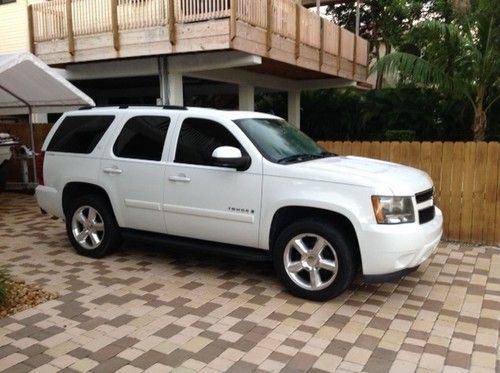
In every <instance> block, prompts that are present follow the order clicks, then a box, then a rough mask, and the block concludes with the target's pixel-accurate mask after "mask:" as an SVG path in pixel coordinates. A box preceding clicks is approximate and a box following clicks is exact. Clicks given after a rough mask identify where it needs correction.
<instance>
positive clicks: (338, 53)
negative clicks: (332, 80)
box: [337, 25, 342, 76]
mask: <svg viewBox="0 0 500 373" xmlns="http://www.w3.org/2000/svg"><path fill="white" fill-rule="evenodd" d="M337 29H338V30H339V45H338V47H337V76H338V75H339V73H340V60H341V59H342V57H341V54H342V27H340V26H339V25H337Z"/></svg>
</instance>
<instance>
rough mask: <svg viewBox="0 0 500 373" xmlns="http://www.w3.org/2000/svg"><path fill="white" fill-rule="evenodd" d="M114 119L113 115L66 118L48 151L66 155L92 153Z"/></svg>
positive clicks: (51, 141)
mask: <svg viewBox="0 0 500 373" xmlns="http://www.w3.org/2000/svg"><path fill="white" fill-rule="evenodd" d="M114 119H115V117H114V116H113V115H89V116H74V117H66V118H64V120H63V122H62V123H61V125H60V126H59V128H58V129H57V130H56V133H55V134H54V136H53V137H52V140H50V143H49V146H48V147H47V150H48V151H52V152H64V153H81V154H89V153H92V151H93V150H94V148H95V147H96V145H97V143H98V142H99V140H101V138H102V136H103V135H104V133H105V132H106V131H107V129H108V128H109V126H110V124H111V123H112V122H113V120H114Z"/></svg>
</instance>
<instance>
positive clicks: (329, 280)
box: [273, 218, 356, 301]
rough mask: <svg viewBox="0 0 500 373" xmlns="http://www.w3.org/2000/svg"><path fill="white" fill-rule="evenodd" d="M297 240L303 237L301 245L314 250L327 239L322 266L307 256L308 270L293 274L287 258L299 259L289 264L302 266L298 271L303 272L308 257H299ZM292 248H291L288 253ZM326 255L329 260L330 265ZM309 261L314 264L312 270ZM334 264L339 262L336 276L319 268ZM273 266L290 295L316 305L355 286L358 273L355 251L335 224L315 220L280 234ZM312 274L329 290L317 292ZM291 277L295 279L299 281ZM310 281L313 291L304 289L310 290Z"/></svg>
mask: <svg viewBox="0 0 500 373" xmlns="http://www.w3.org/2000/svg"><path fill="white" fill-rule="evenodd" d="M297 237H301V238H300V240H301V242H302V243H307V244H308V245H306V246H307V247H308V248H309V246H312V247H314V244H315V243H316V242H318V240H319V238H323V239H324V241H325V246H324V248H323V249H321V251H320V252H319V254H318V256H319V257H321V261H320V262H321V264H320V263H318V261H317V260H318V259H316V260H315V257H314V256H313V255H311V256H309V254H308V255H307V256H306V257H307V260H305V263H306V264H305V265H306V266H308V268H306V269H301V270H300V271H299V272H297V273H296V274H294V273H292V274H289V273H288V272H287V270H286V268H285V261H286V260H287V259H285V256H286V257H287V258H290V257H293V256H294V255H295V256H296V259H295V260H292V261H290V260H288V264H289V265H291V264H295V263H298V262H300V264H298V267H296V268H303V266H304V264H303V263H304V255H301V254H300V253H299V251H300V250H297V249H295V247H296V246H297V245H291V241H292V240H293V239H294V238H297ZM309 243H310V244H309ZM289 244H290V245H291V246H290V248H288V249H287V246H289ZM326 244H328V245H329V246H328V245H326ZM319 246H321V245H319ZM325 250H326V251H325ZM285 252H286V253H285ZM307 252H310V251H307ZM311 252H312V251H311ZM285 254H286V255H285ZM297 255H298V256H297ZM324 255H326V256H329V258H326V259H327V260H326V261H325V258H324V257H323V256H324ZM309 260H310V261H311V263H312V264H311V266H310V267H309ZM331 262H334V263H335V262H336V263H335V264H336V272H335V270H330V269H323V268H319V267H321V266H323V263H325V264H326V263H330V264H331ZM273 264H274V269H275V271H276V274H277V275H278V278H279V279H280V280H281V281H282V283H283V284H284V285H285V286H286V288H287V289H288V290H289V291H290V293H292V294H293V295H295V296H298V297H300V298H305V299H309V300H313V301H325V300H328V299H331V298H334V297H336V296H338V295H340V294H341V293H342V292H344V291H345V290H346V289H347V287H348V286H349V285H350V284H351V282H352V280H353V278H354V275H355V273H356V260H355V255H354V247H353V246H352V245H351V244H350V243H349V241H348V240H346V238H345V237H344V235H343V234H342V233H341V232H340V231H339V230H338V229H337V228H335V227H334V226H333V224H332V223H331V222H328V221H326V220H321V219H313V218H310V219H302V220H298V221H296V222H294V223H292V224H291V225H289V226H288V227H286V228H285V229H284V230H283V231H282V232H281V233H280V234H279V236H278V238H277V240H276V242H275V244H274V247H273ZM290 268H291V267H290ZM312 271H317V273H319V276H320V277H319V278H320V282H319V283H320V284H322V285H321V286H325V287H324V288H321V286H317V290H313V288H312V286H313V285H312V283H313V278H312V277H313V275H312V273H311V272H312ZM291 276H294V278H295V279H293V278H292V277H291ZM316 278H317V277H316ZM308 279H309V282H310V287H311V288H309V289H308V288H304V286H307V282H308ZM323 279H324V281H323ZM297 282H299V283H302V282H303V283H304V284H305V285H304V284H303V286H300V285H299V284H298V283H297ZM317 283H318V282H316V284H317Z"/></svg>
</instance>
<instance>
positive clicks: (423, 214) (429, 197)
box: [415, 188, 436, 224]
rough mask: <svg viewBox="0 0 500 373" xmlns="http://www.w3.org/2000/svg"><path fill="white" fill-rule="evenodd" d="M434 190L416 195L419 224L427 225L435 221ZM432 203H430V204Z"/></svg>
mask: <svg viewBox="0 0 500 373" xmlns="http://www.w3.org/2000/svg"><path fill="white" fill-rule="evenodd" d="M433 197H434V190H433V189H432V188H431V189H427V190H424V191H423V192H420V193H417V194H415V200H416V201H417V209H418V222H419V223H420V224H425V223H428V222H430V221H431V220H432V219H434V216H435V214H436V209H435V207H434V199H433ZM429 201H430V202H429Z"/></svg>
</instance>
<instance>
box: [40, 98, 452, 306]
mask: <svg viewBox="0 0 500 373" xmlns="http://www.w3.org/2000/svg"><path fill="white" fill-rule="evenodd" d="M42 150H43V151H42V153H41V158H40V159H39V163H38V164H39V165H40V167H39V168H40V169H39V176H40V178H39V186H38V187H37V189H36V197H37V200H38V204H39V205H40V207H41V209H42V210H43V211H45V212H47V213H49V214H51V215H54V216H57V217H60V218H63V219H65V220H66V229H67V233H68V237H69V240H70V241H71V243H72V245H73V246H74V247H75V249H76V251H77V252H78V253H80V254H83V255H88V256H92V257H102V256H103V255H105V254H107V253H109V252H110V251H111V250H113V249H115V248H116V247H118V246H119V245H120V242H121V239H122V238H130V237H132V238H138V237H139V238H142V239H149V240H154V241H156V242H161V243H164V244H166V245H169V246H175V247H178V248H182V249H183V250H187V249H190V248H193V247H196V248H197V249H199V248H202V249H206V250H207V252H208V253H213V252H222V253H226V254H229V255H238V256H243V257H248V258H259V259H268V258H269V259H272V260H273V263H274V267H275V270H276V272H277V274H278V276H279V278H280V279H281V280H282V281H283V283H284V284H285V285H286V286H287V288H288V289H289V290H290V291H291V292H292V293H293V294H295V295H298V296H301V297H304V298H308V299H312V300H324V299H328V298H331V297H334V296H336V295H338V294H340V293H341V292H343V291H344V290H345V289H346V288H347V286H348V285H349V284H350V282H351V281H352V279H353V277H354V275H355V273H356V271H357V269H358V268H359V267H361V270H362V272H363V275H364V278H365V281H368V282H380V281H386V280H390V279H393V278H397V277H400V276H403V275H404V274H405V273H408V272H409V271H411V270H412V269H414V268H416V267H417V266H418V265H419V264H420V263H422V262H423V261H424V260H426V259H427V258H428V257H429V256H430V255H431V254H432V253H433V252H434V250H435V248H436V247H437V245H438V243H439V240H440V238H441V234H442V220H443V219H442V214H441V211H440V210H439V209H438V208H436V207H435V206H434V204H433V185H432V180H431V179H430V178H429V176H428V175H427V174H426V173H424V172H422V171H419V170H416V169H413V168H410V167H406V166H402V165H397V164H393V163H388V162H383V161H378V160H371V159H366V158H360V157H352V156H347V157H344V156H337V155H335V154H331V153H328V152H326V151H324V149H322V148H321V147H320V146H318V145H317V144H316V143H315V142H314V141H313V140H311V139H310V138H308V137H307V136H306V135H304V134H303V133H301V132H300V131H299V130H297V129H296V128H294V127H292V126H291V125H289V124H287V123H286V122H285V121H284V120H283V119H281V118H278V117H276V116H272V115H267V114H262V113H254V112H240V111H219V110H212V109H201V108H184V107H163V108H162V107H158V108H146V107H130V108H129V107H113V108H91V109H86V110H79V111H73V112H69V113H66V114H64V115H63V116H62V117H61V118H60V119H59V121H58V122H57V123H56V124H55V125H54V127H53V128H52V130H51V131H50V133H49V135H48V136H47V139H46V140H45V143H44V145H43V148H42Z"/></svg>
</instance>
